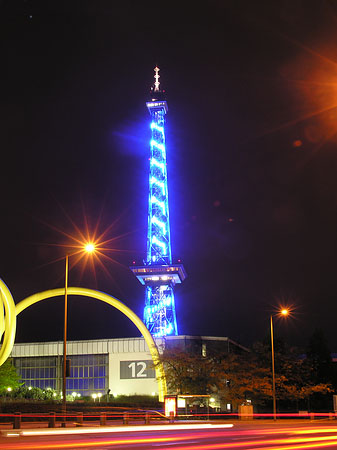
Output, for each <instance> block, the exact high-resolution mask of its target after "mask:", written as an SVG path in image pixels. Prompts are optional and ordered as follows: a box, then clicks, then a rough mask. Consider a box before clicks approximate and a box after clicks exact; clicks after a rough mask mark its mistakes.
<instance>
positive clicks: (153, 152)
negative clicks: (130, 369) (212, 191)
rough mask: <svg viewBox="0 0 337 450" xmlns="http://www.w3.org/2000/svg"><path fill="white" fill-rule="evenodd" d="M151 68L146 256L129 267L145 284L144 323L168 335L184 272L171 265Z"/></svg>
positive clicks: (158, 94)
mask: <svg viewBox="0 0 337 450" xmlns="http://www.w3.org/2000/svg"><path fill="white" fill-rule="evenodd" d="M154 71H155V76H154V77H155V82H154V85H153V87H152V89H151V101H148V102H147V103H146V106H147V108H148V110H149V113H150V116H151V123H150V128H151V140H150V158H149V202H148V233H147V255H146V260H145V261H144V265H143V266H133V267H131V270H132V271H133V272H134V274H135V275H136V276H137V278H138V280H139V281H140V282H141V283H142V284H143V285H145V307H144V316H143V318H144V323H145V325H146V326H147V328H148V330H149V331H150V332H151V334H152V335H153V336H167V335H177V334H178V326H177V319H176V311H175V301H174V286H175V284H176V283H181V282H182V281H183V280H184V279H185V277H186V273H185V270H184V267H183V265H182V264H172V254H171V238H170V219H169V201H168V187H167V165H166V145H165V116H166V113H167V111H168V107H167V102H166V100H165V97H164V92H163V91H162V90H161V89H160V83H159V77H160V76H159V68H158V67H155V69H154Z"/></svg>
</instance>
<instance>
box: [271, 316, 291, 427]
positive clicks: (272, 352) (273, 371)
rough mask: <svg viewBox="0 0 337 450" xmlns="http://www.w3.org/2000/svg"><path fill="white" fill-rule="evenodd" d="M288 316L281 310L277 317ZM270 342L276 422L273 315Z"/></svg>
mask: <svg viewBox="0 0 337 450" xmlns="http://www.w3.org/2000/svg"><path fill="white" fill-rule="evenodd" d="M288 314H289V309H287V308H282V309H281V310H280V311H279V312H278V313H277V314H274V315H278V316H280V315H281V316H283V317H286V316H287V315H288ZM270 340H271V367H272V376H273V416H274V420H276V389H275V354H274V329H273V314H271V315H270Z"/></svg>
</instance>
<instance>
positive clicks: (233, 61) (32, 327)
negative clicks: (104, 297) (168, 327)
mask: <svg viewBox="0 0 337 450" xmlns="http://www.w3.org/2000/svg"><path fill="white" fill-rule="evenodd" d="M0 8H1V11H0V15H1V18H0V46H1V60H2V64H1V65H2V70H1V84H0V90H1V101H0V114H1V116H0V127H1V133H0V145H1V172H0V192H1V221H0V227H1V258H0V277H1V278H2V279H3V280H4V281H5V282H6V284H7V285H8V287H9V289H10V290H11V292H12V294H13V297H14V299H15V301H16V302H19V301H20V300H22V299H23V298H25V297H26V296H28V295H31V294H33V293H36V292H39V291H43V290H46V289H51V288H55V287H61V286H62V284H63V282H64V255H65V253H66V251H67V249H66V248H65V247H62V245H68V244H69V245H71V243H72V242H73V241H72V239H71V238H70V235H71V236H78V231H77V227H78V229H81V230H83V232H85V231H84V230H85V229H86V226H87V227H88V228H90V229H91V230H92V231H93V230H94V229H95V228H96V227H97V233H98V234H100V233H103V232H104V231H106V234H105V238H106V239H111V242H109V243H108V244H107V246H108V247H109V248H110V249H111V250H110V251H109V252H108V253H107V254H108V256H109V257H110V258H112V260H110V259H107V258H105V259H103V260H102V262H103V263H104V267H105V269H103V268H102V266H101V265H100V264H99V263H96V264H95V272H94V271H93V270H92V268H91V267H89V266H87V267H86V268H84V266H83V265H81V264H78V265H77V266H74V265H75V264H74V261H73V260H72V258H70V265H72V264H73V266H72V267H71V270H70V275H69V284H70V285H81V286H85V287H91V288H96V289H99V290H102V291H104V292H107V293H109V294H112V295H114V296H116V297H117V298H118V299H120V300H121V301H123V302H124V303H126V304H127V305H128V306H129V307H131V308H132V309H133V310H134V311H135V312H136V313H137V314H138V315H140V316H142V310H143V305H144V290H143V288H142V287H141V285H140V284H138V281H137V280H136V278H134V276H133V274H132V273H131V272H130V271H129V269H128V267H129V265H130V264H131V262H132V261H133V260H136V261H137V262H139V263H141V261H142V259H143V258H144V257H145V250H146V226H147V189H148V188H147V181H148V180H147V165H148V157H149V153H148V142H149V139H150V130H149V115H148V112H147V109H146V106H145V102H146V100H147V98H148V93H149V88H150V86H151V84H152V81H153V68H154V66H155V65H156V64H158V65H159V67H160V68H161V72H160V73H161V82H162V87H163V88H164V89H165V90H166V93H167V101H168V106H169V113H168V115H167V135H166V139H167V157H168V182H169V199H170V218H171V237H172V252H173V256H174V259H175V260H177V259H178V258H180V259H181V260H182V261H183V263H184V265H185V268H186V271H187V273H188V278H187V279H186V281H185V282H184V284H182V285H180V286H178V287H177V288H176V307H177V317H178V326H179V331H180V334H191V335H213V336H229V337H231V338H232V339H234V340H237V341H238V342H240V343H241V344H244V345H250V344H251V343H252V341H254V340H256V339H262V338H263V337H265V336H266V335H267V333H268V327H269V315H270V314H271V313H272V312H273V311H274V310H275V308H277V306H278V305H280V304H290V305H291V306H292V307H293V309H294V311H293V317H292V318H290V319H288V320H287V322H286V323H282V324H281V323H279V324H277V326H276V330H275V331H276V332H277V333H278V335H279V336H282V337H283V338H284V339H286V340H288V341H289V342H291V343H293V344H297V345H304V344H305V343H306V341H307V340H308V338H309V336H310V335H311V334H312V332H313V330H314V328H316V327H320V328H323V329H324V330H325V332H326V334H327V336H328V338H329V342H330V345H331V348H332V350H335V351H336V349H337V332H336V327H335V323H336V316H337V302H336V300H337V281H336V271H337V264H336V254H337V242H336V235H337V177H336V174H337V136H336V133H337V114H336V112H337V82H336V80H337V31H336V29H337V4H336V2H334V1H327V0H316V1H310V0H303V1H300V0H291V1H277V2H276V1H272V2H270V1H260V2H259V1H257V2H256V1H254V2H253V1H251V0H228V1H225V0H218V1H214V0H210V1H207V2H206V1H204V2H195V1H179V2H176V1H169V2H156V1H151V2H148V1H129V0H124V1H123V2H117V1H111V0H108V1H105V0H95V1H89V0H88V1H85V0H79V1H72V0H67V1H59V0H58V1H45V0H43V1H33V0H27V1H22V0H21V1H17V0H8V1H5V0H2V2H0ZM52 244H53V245H52ZM55 244H58V245H60V246H57V245H55ZM69 303H70V304H69V339H90V338H112V337H126V336H137V335H138V331H137V330H136V329H135V327H134V326H133V325H132V323H131V322H129V321H128V320H127V319H125V318H124V317H122V316H121V314H120V313H119V312H117V311H114V310H113V309H112V308H109V307H107V306H105V305H103V304H100V303H99V302H98V301H95V300H90V299H82V298H70V302H69ZM62 329H63V303H62V299H54V300H47V301H45V302H44V303H42V304H40V305H36V306H33V307H31V308H30V309H29V310H26V311H25V312H24V313H22V316H20V318H19V319H18V330H17V342H27V341H43V340H57V339H62Z"/></svg>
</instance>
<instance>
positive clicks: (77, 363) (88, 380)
mask: <svg viewBox="0 0 337 450" xmlns="http://www.w3.org/2000/svg"><path fill="white" fill-rule="evenodd" d="M67 359H70V376H69V377H67V383H66V389H67V395H71V394H72V393H73V392H76V393H77V394H81V396H82V397H83V396H91V395H92V394H93V393H98V392H101V393H102V394H104V393H105V391H106V390H107V388H108V355H69V356H67ZM14 365H15V367H16V369H17V370H18V373H19V374H20V376H21V380H22V381H23V382H24V384H25V385H26V386H27V387H29V386H31V387H38V388H40V389H48V388H50V389H54V390H56V391H58V392H61V390H62V376H63V375H62V374H63V358H62V357H57V356H39V357H23V358H14Z"/></svg>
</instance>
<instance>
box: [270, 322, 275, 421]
mask: <svg viewBox="0 0 337 450" xmlns="http://www.w3.org/2000/svg"><path fill="white" fill-rule="evenodd" d="M270 339H271V367H272V375H273V417H274V420H276V392H275V355H274V329H273V316H272V315H271V316H270Z"/></svg>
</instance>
